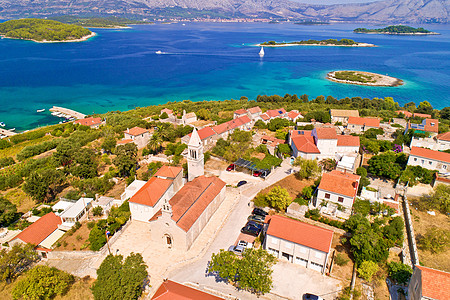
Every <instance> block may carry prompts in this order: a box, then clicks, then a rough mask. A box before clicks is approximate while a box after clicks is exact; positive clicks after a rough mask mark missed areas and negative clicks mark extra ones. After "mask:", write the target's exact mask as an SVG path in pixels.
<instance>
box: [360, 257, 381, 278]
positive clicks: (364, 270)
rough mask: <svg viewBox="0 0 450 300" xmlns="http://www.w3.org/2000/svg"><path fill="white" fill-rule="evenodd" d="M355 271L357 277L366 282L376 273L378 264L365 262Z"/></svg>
mask: <svg viewBox="0 0 450 300" xmlns="http://www.w3.org/2000/svg"><path fill="white" fill-rule="evenodd" d="M357 271H358V275H359V277H361V278H362V279H364V280H366V281H371V280H372V277H373V275H375V273H377V272H378V264H377V263H375V262H373V261H370V260H365V261H363V262H362V263H361V265H360V266H359V267H358V269H357Z"/></svg>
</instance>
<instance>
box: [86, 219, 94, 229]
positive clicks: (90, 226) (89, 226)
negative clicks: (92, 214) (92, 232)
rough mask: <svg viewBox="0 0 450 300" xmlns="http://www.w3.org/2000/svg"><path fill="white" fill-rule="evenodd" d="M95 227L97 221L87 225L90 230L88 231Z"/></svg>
mask: <svg viewBox="0 0 450 300" xmlns="http://www.w3.org/2000/svg"><path fill="white" fill-rule="evenodd" d="M94 226H95V221H92V222H88V223H87V228H88V229H92V228H94Z"/></svg>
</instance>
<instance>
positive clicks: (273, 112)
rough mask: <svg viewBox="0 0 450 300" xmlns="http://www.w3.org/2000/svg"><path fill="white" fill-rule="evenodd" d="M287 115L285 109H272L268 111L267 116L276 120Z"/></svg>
mask: <svg viewBox="0 0 450 300" xmlns="http://www.w3.org/2000/svg"><path fill="white" fill-rule="evenodd" d="M285 113H286V110H285V109H284V108H280V109H271V110H268V111H266V114H267V115H268V116H269V117H270V118H276V117H279V116H281V115H284V114H285Z"/></svg>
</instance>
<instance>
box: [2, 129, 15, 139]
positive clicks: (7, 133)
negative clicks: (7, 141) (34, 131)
mask: <svg viewBox="0 0 450 300" xmlns="http://www.w3.org/2000/svg"><path fill="white" fill-rule="evenodd" d="M0 134H1V135H6V136H7V137H10V136H13V135H16V134H17V133H15V132H13V131H11V130H6V129H3V128H0Z"/></svg>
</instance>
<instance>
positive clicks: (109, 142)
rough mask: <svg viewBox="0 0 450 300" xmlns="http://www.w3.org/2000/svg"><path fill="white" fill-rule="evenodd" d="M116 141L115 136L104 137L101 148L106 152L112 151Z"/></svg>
mask: <svg viewBox="0 0 450 300" xmlns="http://www.w3.org/2000/svg"><path fill="white" fill-rule="evenodd" d="M116 145H117V142H116V138H115V137H114V136H109V137H106V138H105V140H104V141H103V143H102V148H103V150H105V151H106V152H109V153H111V152H113V150H114V149H115V148H116Z"/></svg>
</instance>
